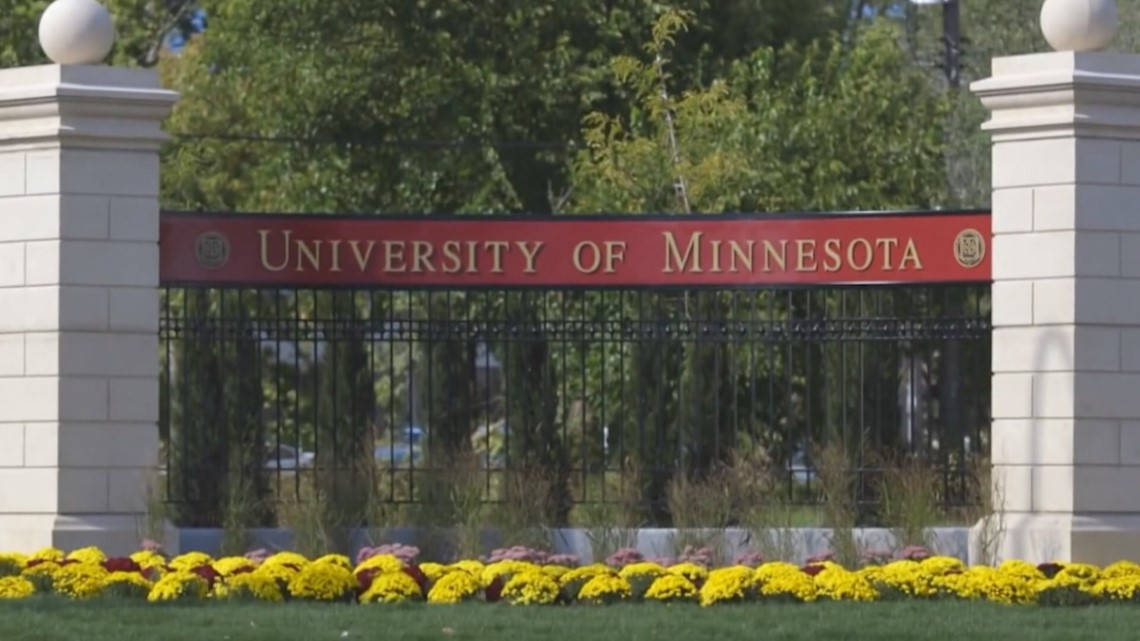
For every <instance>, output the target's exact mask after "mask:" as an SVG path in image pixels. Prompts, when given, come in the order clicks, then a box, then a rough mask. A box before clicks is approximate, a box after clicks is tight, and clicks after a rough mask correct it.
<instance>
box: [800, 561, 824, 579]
mask: <svg viewBox="0 0 1140 641" xmlns="http://www.w3.org/2000/svg"><path fill="white" fill-rule="evenodd" d="M824 567H825V566H824V565H823V564H822V563H809V564H807V565H805V566H803V567H802V568H800V571H801V572H803V573H804V574H806V575H808V576H815V575H817V574H819V573H820V572H823V569H824Z"/></svg>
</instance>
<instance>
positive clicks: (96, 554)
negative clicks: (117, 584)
mask: <svg viewBox="0 0 1140 641" xmlns="http://www.w3.org/2000/svg"><path fill="white" fill-rule="evenodd" d="M67 560H69V561H78V562H80V563H88V564H91V565H98V564H100V563H102V562H103V561H106V560H107V555H106V554H103V550H100V549H99V548H97V547H95V546H93V545H91V546H88V547H85V548H79V549H78V550H72V551H71V554H68V555H67Z"/></svg>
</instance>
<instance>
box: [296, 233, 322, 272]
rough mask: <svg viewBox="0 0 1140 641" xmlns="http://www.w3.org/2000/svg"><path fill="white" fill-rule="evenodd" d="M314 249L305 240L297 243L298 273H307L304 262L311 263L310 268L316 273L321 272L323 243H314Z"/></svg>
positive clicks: (317, 241)
mask: <svg viewBox="0 0 1140 641" xmlns="http://www.w3.org/2000/svg"><path fill="white" fill-rule="evenodd" d="M312 243H313V244H312V247H310V246H309V244H308V243H307V242H305V241H303V240H298V241H297V271H299V272H303V271H305V264H304V261H305V260H308V261H309V266H310V267H312V268H313V270H314V271H318V272H319V271H321V241H319V240H314V241H312Z"/></svg>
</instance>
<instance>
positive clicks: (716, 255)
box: [709, 240, 723, 274]
mask: <svg viewBox="0 0 1140 641" xmlns="http://www.w3.org/2000/svg"><path fill="white" fill-rule="evenodd" d="M720 242H721V241H719V240H710V241H709V245H712V269H710V270H709V271H710V272H712V273H714V274H719V273H720V272H721V271H723V270H722V269H721V268H720Z"/></svg>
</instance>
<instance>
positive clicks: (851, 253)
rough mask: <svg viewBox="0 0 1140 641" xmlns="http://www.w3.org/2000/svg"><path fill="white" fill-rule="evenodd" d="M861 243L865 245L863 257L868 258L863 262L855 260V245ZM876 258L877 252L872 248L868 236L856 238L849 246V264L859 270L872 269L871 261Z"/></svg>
mask: <svg viewBox="0 0 1140 641" xmlns="http://www.w3.org/2000/svg"><path fill="white" fill-rule="evenodd" d="M859 244H862V245H863V258H865V259H866V260H864V261H863V262H862V263H861V264H860V263H856V262H855V246H856V245H859ZM874 259H875V252H874V251H873V250H872V249H871V242H870V241H868V240H867V239H866V238H856V239H855V240H853V241H851V244H850V245H848V246H847V264H848V265H850V266H851V269H854V270H855V271H857V272H865V271H867V270H868V269H870V268H871V261H873V260H874Z"/></svg>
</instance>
